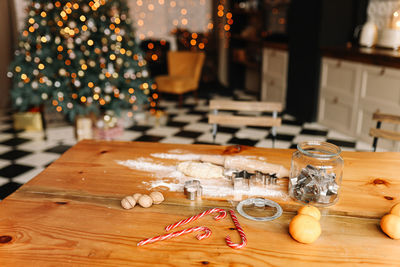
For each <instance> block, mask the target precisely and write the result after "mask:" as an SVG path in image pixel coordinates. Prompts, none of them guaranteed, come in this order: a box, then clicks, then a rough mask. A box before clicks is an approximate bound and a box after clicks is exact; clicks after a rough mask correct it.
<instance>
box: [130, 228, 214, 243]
mask: <svg viewBox="0 0 400 267" xmlns="http://www.w3.org/2000/svg"><path fill="white" fill-rule="evenodd" d="M198 231H204V233H202V234H199V235H197V236H196V238H197V239H198V240H202V239H205V238H207V237H209V236H210V235H211V230H210V229H209V228H207V227H205V226H198V227H191V228H187V229H184V230H181V231H177V232H173V233H169V234H165V235H159V236H155V237H151V238H147V239H145V240H142V241H140V242H139V243H137V246H138V247H139V246H144V245H147V244H150V243H154V242H157V241H163V240H166V239H171V238H174V237H178V236H181V235H185V234H190V233H193V232H198Z"/></svg>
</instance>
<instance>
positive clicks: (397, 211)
mask: <svg viewBox="0 0 400 267" xmlns="http://www.w3.org/2000/svg"><path fill="white" fill-rule="evenodd" d="M390 213H391V214H394V215H397V216H400V203H397V204H396V205H394V206H393V207H392V209H391V210H390Z"/></svg>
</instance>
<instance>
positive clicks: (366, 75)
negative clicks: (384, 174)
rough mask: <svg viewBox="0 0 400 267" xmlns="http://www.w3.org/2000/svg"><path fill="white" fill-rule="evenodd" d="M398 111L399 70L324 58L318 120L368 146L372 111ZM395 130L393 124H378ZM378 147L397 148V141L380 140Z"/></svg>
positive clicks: (399, 94)
mask: <svg viewBox="0 0 400 267" xmlns="http://www.w3.org/2000/svg"><path fill="white" fill-rule="evenodd" d="M377 109H379V110H380V111H381V112H383V113H392V114H400V69H397V68H390V67H385V66H374V65H371V64H366V63H359V62H355V61H347V60H342V59H335V58H328V57H324V58H323V59H322V71H321V78H320V96H319V109H318V122H319V123H321V124H323V125H325V126H327V127H329V128H330V129H334V130H337V131H340V132H343V133H345V134H348V135H351V136H354V137H356V138H357V139H359V140H363V141H365V142H367V143H369V144H371V145H372V137H370V136H369V129H370V128H371V127H375V125H376V122H375V121H373V120H372V114H373V113H374V112H375V111H376V110H377ZM382 128H383V129H388V130H395V131H398V130H400V129H396V127H395V126H389V127H388V126H387V125H385V124H383V125H382ZM378 147H381V148H386V149H390V150H399V149H400V146H399V142H392V141H387V140H384V139H380V140H379V143H378Z"/></svg>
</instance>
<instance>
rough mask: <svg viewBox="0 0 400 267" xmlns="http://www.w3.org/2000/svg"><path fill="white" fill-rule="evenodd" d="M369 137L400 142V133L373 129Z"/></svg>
mask: <svg viewBox="0 0 400 267" xmlns="http://www.w3.org/2000/svg"><path fill="white" fill-rule="evenodd" d="M369 135H371V136H373V137H378V138H386V139H390V140H395V141H400V133H399V132H395V131H389V130H383V129H376V128H371V129H370V130H369Z"/></svg>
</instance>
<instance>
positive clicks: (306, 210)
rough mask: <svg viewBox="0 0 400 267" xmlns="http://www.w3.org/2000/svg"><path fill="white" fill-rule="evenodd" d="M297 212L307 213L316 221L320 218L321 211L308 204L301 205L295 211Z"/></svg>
mask: <svg viewBox="0 0 400 267" xmlns="http://www.w3.org/2000/svg"><path fill="white" fill-rule="evenodd" d="M297 214H305V215H309V216H311V217H314V218H315V219H316V220H317V221H319V219H321V212H319V209H318V208H316V207H314V206H310V205H307V206H303V207H301V208H300V209H299V210H298V211H297Z"/></svg>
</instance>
